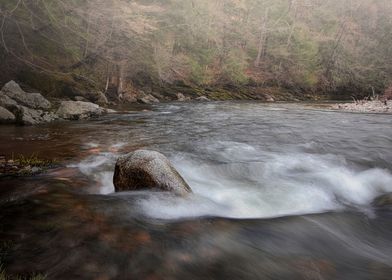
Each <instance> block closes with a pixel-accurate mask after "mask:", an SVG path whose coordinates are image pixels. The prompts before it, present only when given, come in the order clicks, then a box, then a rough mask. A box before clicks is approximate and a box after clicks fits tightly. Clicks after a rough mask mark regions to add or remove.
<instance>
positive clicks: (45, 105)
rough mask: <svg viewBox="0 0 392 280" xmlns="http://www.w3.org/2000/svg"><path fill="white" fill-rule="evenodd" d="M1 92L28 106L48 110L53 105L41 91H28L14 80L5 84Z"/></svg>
mask: <svg viewBox="0 0 392 280" xmlns="http://www.w3.org/2000/svg"><path fill="white" fill-rule="evenodd" d="M1 93H2V94H3V95H6V96H8V97H9V98H11V99H13V100H14V101H16V102H17V103H18V104H20V105H23V106H25V107H28V108H32V109H43V110H47V109H50V107H51V106H52V104H51V103H50V102H49V101H48V100H47V99H46V98H45V97H43V96H42V95H41V94H40V93H27V92H25V91H23V90H22V89H21V88H20V86H19V85H18V84H17V83H16V82H14V81H10V82H8V83H7V84H5V86H4V87H3V88H2V90H1Z"/></svg>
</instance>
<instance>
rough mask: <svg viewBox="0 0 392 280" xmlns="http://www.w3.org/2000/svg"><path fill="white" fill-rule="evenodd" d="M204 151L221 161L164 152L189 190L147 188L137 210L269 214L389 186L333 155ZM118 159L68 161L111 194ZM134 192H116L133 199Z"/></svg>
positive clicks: (351, 202)
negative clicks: (186, 194)
mask: <svg viewBox="0 0 392 280" xmlns="http://www.w3.org/2000/svg"><path fill="white" fill-rule="evenodd" d="M112 146H117V144H115V145H112ZM299 146H303V145H299ZM109 150H110V148H109ZM205 151H206V152H207V153H208V154H210V155H212V156H213V158H216V159H220V160H221V161H220V162H212V163H211V162H209V161H203V160H200V159H196V160H195V159H190V158H191V155H187V154H178V155H176V156H173V157H172V158H171V160H172V162H173V163H174V165H175V166H176V168H177V169H178V171H179V172H180V174H181V175H182V176H183V177H184V178H185V180H186V181H187V182H188V183H189V185H190V186H191V188H192V189H193V192H194V193H193V194H191V195H190V196H189V197H186V198H180V197H176V196H173V195H171V194H169V193H162V192H148V191H146V192H143V196H142V197H140V198H138V199H137V205H138V206H139V207H140V210H141V211H142V212H143V213H144V214H145V215H147V216H150V217H153V218H159V219H177V218H187V217H197V216H220V217H231V218H269V217H279V216H287V215H297V214H310V213H320V212H326V211H336V210H343V209H345V208H346V207H348V206H349V207H363V206H367V205H369V204H370V203H371V202H372V200H373V199H374V198H376V197H377V196H379V195H380V194H383V193H386V192H392V174H391V173H390V172H389V171H387V170H383V169H379V168H372V169H368V170H364V171H363V170H362V171H359V170H354V169H352V168H350V167H349V166H348V164H347V162H346V160H345V159H344V157H342V156H336V155H333V154H310V153H304V152H296V153H285V154H277V153H273V152H267V151H262V150H260V149H257V148H256V147H253V146H251V145H248V144H243V143H238V142H216V143H212V144H211V143H210V144H209V145H206V146H205ZM117 157H118V154H115V153H111V152H101V153H100V154H98V155H93V156H90V157H88V158H86V159H85V160H83V161H81V162H80V163H78V164H76V165H73V167H78V168H79V169H80V171H81V172H82V173H84V174H86V175H87V176H90V177H91V178H92V179H94V180H95V181H97V182H98V183H99V185H100V186H101V187H100V193H101V194H110V193H113V191H114V187H113V183H112V178H113V167H114V164H115V160H116V158H117ZM139 194H140V193H132V192H125V193H121V194H117V195H121V196H124V197H127V196H129V197H132V198H134V197H135V195H136V196H137V195H139Z"/></svg>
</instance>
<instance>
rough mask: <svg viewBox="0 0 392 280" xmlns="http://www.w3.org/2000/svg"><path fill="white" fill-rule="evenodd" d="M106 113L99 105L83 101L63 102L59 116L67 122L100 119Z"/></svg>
mask: <svg viewBox="0 0 392 280" xmlns="http://www.w3.org/2000/svg"><path fill="white" fill-rule="evenodd" d="M104 113H106V110H105V109H104V108H102V107H100V106H99V105H97V104H94V103H91V102H83V101H62V102H61V104H60V107H59V109H58V110H57V113H56V114H57V115H58V116H59V117H60V118H63V119H66V120H82V119H88V118H91V117H98V116H101V115H102V114H104Z"/></svg>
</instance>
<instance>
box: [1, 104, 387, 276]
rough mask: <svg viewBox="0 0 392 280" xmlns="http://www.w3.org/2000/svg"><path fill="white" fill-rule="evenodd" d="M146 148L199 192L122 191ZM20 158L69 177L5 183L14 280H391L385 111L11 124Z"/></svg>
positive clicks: (235, 110)
mask: <svg viewBox="0 0 392 280" xmlns="http://www.w3.org/2000/svg"><path fill="white" fill-rule="evenodd" d="M133 109H134V108H133ZM142 109H144V110H142ZM138 148H145V149H153V150H157V151H160V152H162V153H164V154H165V155H166V156H168V158H169V159H170V160H171V161H172V162H173V164H174V166H175V167H176V168H177V169H178V171H179V172H180V173H181V175H182V176H183V177H184V178H185V180H186V181H187V182H188V183H189V185H190V186H191V188H192V189H193V191H194V194H192V195H190V196H189V197H186V198H179V197H176V196H173V195H171V194H170V193H163V192H153V191H138V192H124V193H113V192H114V187H113V183H112V177H113V169H114V164H115V161H116V158H117V157H118V156H119V155H121V154H124V153H126V152H129V151H132V150H135V149H138ZM12 153H15V154H17V153H22V154H31V153H36V154H38V155H39V156H41V157H46V158H57V159H58V160H59V161H60V162H62V163H64V166H63V167H61V168H58V169H55V170H51V171H49V172H48V173H47V174H44V175H39V176H35V177H34V178H3V179H0V211H1V212H0V221H1V224H2V227H1V228H0V241H2V242H3V244H5V245H3V247H4V248H3V249H2V252H3V253H2V255H0V258H2V259H3V260H2V261H3V262H4V264H5V266H6V268H7V271H10V273H15V274H26V273H27V274H29V273H42V274H45V275H46V277H47V279H135V278H136V279H390V277H391V275H392V219H391V218H392V209H391V208H388V207H384V208H376V207H374V206H372V202H373V200H374V199H375V198H377V197H378V196H380V195H383V194H386V193H389V192H392V165H391V162H392V118H391V115H388V114H356V113H345V112H336V111H331V110H325V109H323V107H320V106H314V105H310V104H284V103H282V104H279V103H274V104H265V103H251V102H211V103H171V104H159V105H153V106H151V107H145V108H137V110H132V111H126V110H123V111H122V112H119V113H117V114H110V115H107V116H104V117H102V118H99V119H96V120H92V121H85V122H59V123H53V124H48V125H43V126H36V127H13V126H3V127H1V132H0V154H5V155H7V156H10V155H11V154H12ZM1 256H2V257H1Z"/></svg>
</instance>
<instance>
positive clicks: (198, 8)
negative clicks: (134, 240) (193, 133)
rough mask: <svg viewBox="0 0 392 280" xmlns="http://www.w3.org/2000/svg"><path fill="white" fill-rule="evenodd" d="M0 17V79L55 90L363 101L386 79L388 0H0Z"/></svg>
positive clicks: (391, 39)
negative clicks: (273, 94)
mask: <svg viewBox="0 0 392 280" xmlns="http://www.w3.org/2000/svg"><path fill="white" fill-rule="evenodd" d="M0 15H1V21H0V41H1V42H0V43H1V44H0V45H1V48H0V57H1V61H2V63H1V74H0V81H1V82H2V83H4V82H6V81H8V80H10V79H17V80H19V81H21V82H24V83H25V84H27V85H29V86H31V87H34V88H36V89H38V90H41V91H43V92H44V93H46V94H52V95H55V96H60V95H69V94H73V95H77V94H79V92H83V91H92V90H93V89H94V90H100V91H102V92H105V93H106V94H107V95H108V96H109V97H111V98H112V99H113V98H114V99H115V98H117V97H119V96H120V97H123V96H125V95H132V94H133V93H134V92H135V91H136V90H138V89H143V90H157V88H159V87H165V86H170V85H186V86H189V87H191V88H192V87H194V88H209V87H213V88H219V87H225V86H226V87H227V86H233V87H238V86H250V87H261V88H280V89H284V90H287V91H290V92H293V93H310V94H321V93H325V94H344V95H345V96H350V95H352V94H353V95H357V96H360V95H362V96H365V95H370V94H372V92H375V93H382V92H383V91H384V90H385V88H387V86H388V85H389V84H390V83H391V79H392V48H391V43H392V16H391V15H392V1H390V0H356V1H352V0H344V1H342V0H187V1H184V0H135V1H131V0H34V1H27V0H3V1H1V3H0ZM146 88H148V89H146ZM335 96H336V95H335Z"/></svg>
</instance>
